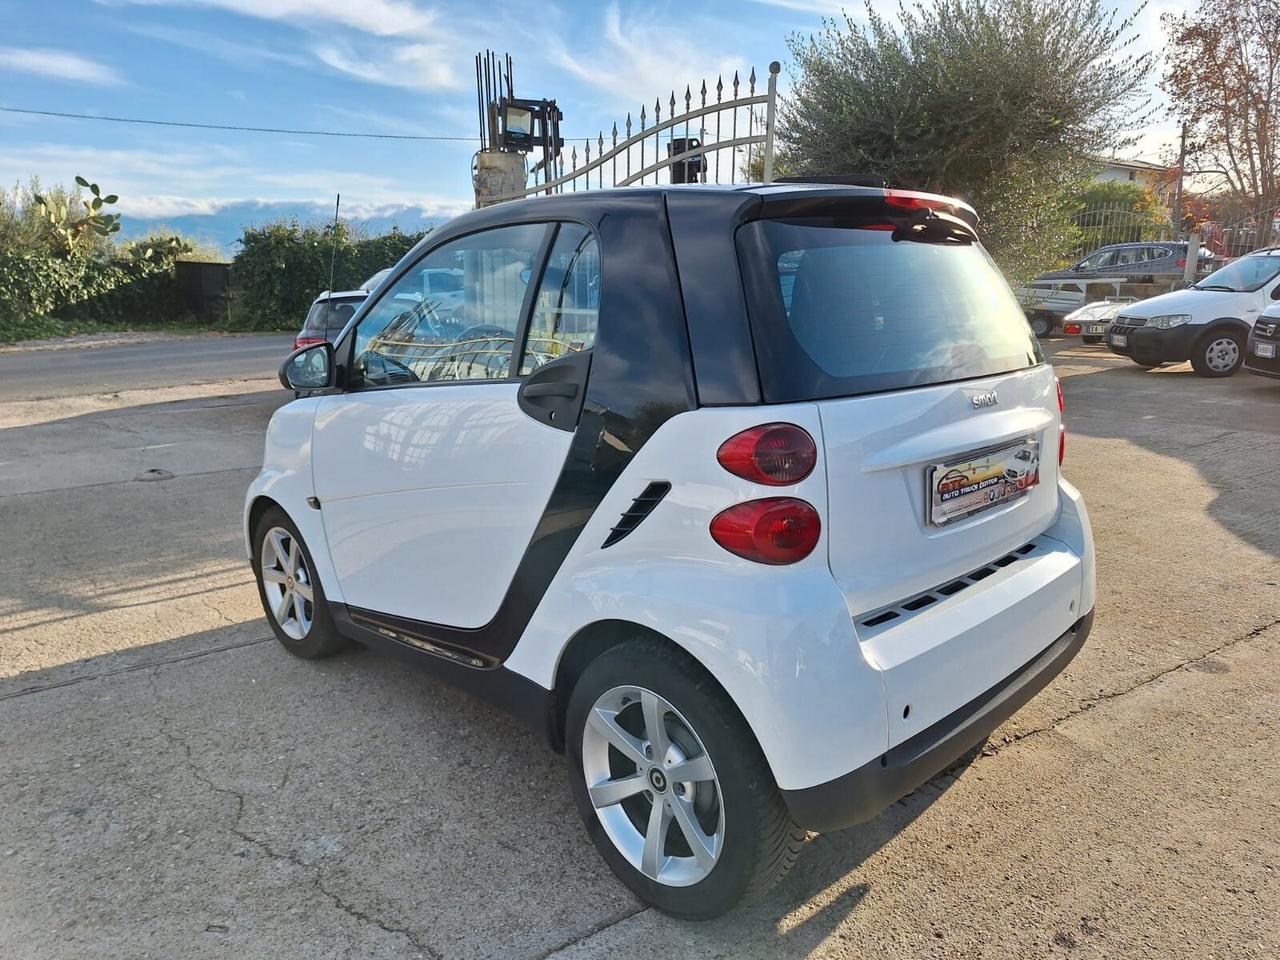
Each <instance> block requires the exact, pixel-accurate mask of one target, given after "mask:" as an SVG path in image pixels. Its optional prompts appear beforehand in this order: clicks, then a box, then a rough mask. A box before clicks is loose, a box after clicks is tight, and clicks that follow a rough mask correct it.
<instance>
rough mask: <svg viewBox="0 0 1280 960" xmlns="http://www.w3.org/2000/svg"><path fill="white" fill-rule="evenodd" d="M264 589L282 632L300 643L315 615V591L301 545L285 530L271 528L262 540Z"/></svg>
mask: <svg viewBox="0 0 1280 960" xmlns="http://www.w3.org/2000/svg"><path fill="white" fill-rule="evenodd" d="M261 570H262V589H263V592H264V593H265V594H266V596H267V606H269V607H270V608H271V615H272V616H273V617H274V618H275V621H276V623H277V624H279V626H280V629H281V630H283V631H284V632H285V634H286V635H287V636H289V637H291V638H292V639H294V640H301V639H302V638H303V637H305V636H306V635H307V632H308V631H309V630H310V629H311V620H312V617H313V616H314V615H315V609H314V606H313V602H314V600H315V590H314V587H313V586H312V580H311V571H310V570H308V569H307V561H306V558H305V557H304V556H303V554H302V545H301V544H300V543H299V542H298V541H297V539H296V538H295V537H294V536H293V534H292V533H290V532H289V531H288V530H286V529H285V528H284V527H272V528H271V529H270V530H268V531H267V535H266V536H265V537H263V538H262V563H261Z"/></svg>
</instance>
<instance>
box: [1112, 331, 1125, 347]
mask: <svg viewBox="0 0 1280 960" xmlns="http://www.w3.org/2000/svg"><path fill="white" fill-rule="evenodd" d="M1111 345H1112V346H1113V347H1127V346H1128V345H1129V338H1128V336H1126V335H1125V334H1123V333H1113V334H1112V335H1111Z"/></svg>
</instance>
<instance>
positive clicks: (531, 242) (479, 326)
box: [312, 223, 598, 630]
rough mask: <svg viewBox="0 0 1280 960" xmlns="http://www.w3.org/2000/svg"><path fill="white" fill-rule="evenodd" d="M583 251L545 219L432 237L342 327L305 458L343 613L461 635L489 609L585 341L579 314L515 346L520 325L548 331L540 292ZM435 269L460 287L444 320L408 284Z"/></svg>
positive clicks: (534, 498)
mask: <svg viewBox="0 0 1280 960" xmlns="http://www.w3.org/2000/svg"><path fill="white" fill-rule="evenodd" d="M594 245H595V241H594V237H593V235H592V233H591V231H590V230H588V229H587V228H586V227H583V226H581V225H578V224H563V225H556V224H545V223H540V224H519V225H512V226H504V227H496V228H492V229H489V230H484V231H480V232H477V233H474V234H470V235H468V236H464V237H461V238H458V239H456V240H452V241H449V242H446V243H444V244H442V245H440V246H437V247H435V248H434V249H431V250H430V251H429V252H427V253H426V254H425V256H423V257H422V258H421V259H420V260H419V261H417V262H416V263H414V264H413V265H412V266H411V267H410V268H409V269H408V270H407V271H405V272H403V273H401V274H400V275H399V276H398V278H397V279H396V280H395V282H394V283H392V284H390V285H388V286H387V287H386V288H385V289H384V290H383V291H382V293H381V296H380V297H379V300H378V302H377V303H374V304H372V305H371V306H370V308H369V309H368V311H367V312H365V314H364V315H363V316H362V318H361V319H360V321H359V322H358V324H357V325H356V327H355V329H354V330H353V331H352V333H351V334H350V335H349V336H350V340H351V343H350V346H349V349H350V354H349V355H347V356H348V360H347V365H348V374H347V378H348V386H347V389H346V390H345V391H344V392H342V393H339V394H334V395H330V396H326V397H324V398H322V399H321V401H320V403H319V406H318V408H317V412H316V417H315V424H314V428H313V451H312V463H313V468H314V471H315V490H316V496H317V499H318V500H319V502H320V508H321V512H322V516H323V522H324V528H325V533H326V535H327V539H328V543H329V550H330V553H331V556H332V560H333V566H334V570H335V571H336V575H337V579H338V582H339V585H340V587H341V590H342V593H343V596H344V599H345V601H346V604H347V605H348V607H349V608H351V609H352V610H353V611H366V612H369V613H375V614H379V615H384V616H390V617H395V618H400V619H402V620H409V621H414V622H418V623H424V624H443V625H448V626H450V627H456V628H462V629H468V630H474V629H476V628H480V627H483V626H484V625H485V624H487V623H488V622H489V621H490V620H491V619H492V618H493V617H494V615H495V613H496V612H497V610H498V608H499V605H500V603H501V602H502V600H503V597H504V595H505V594H506V592H507V590H508V587H509V586H510V585H511V582H512V578H513V576H514V575H515V573H516V570H517V567H518V566H519V564H520V562H521V559H522V557H523V555H524V553H525V551H526V549H527V548H528V545H529V543H530V538H531V536H532V535H533V533H534V530H535V527H536V525H537V523H538V521H539V519H540V517H541V515H542V512H543V509H544V507H545V505H546V503H547V501H548V498H549V497H550V495H551V492H552V489H553V487H554V485H555V483H556V480H557V478H558V476H559V474H560V471H561V468H562V466H563V464H564V460H565V456H566V454H567V452H568V450H569V446H570V441H571V439H572V436H573V430H574V428H575V426H576V422H577V416H578V412H579V408H580V405H581V402H582V397H583V396H584V394H585V389H586V372H587V369H588V367H589V357H590V350H591V347H592V346H593V344H594V334H595V330H594V323H584V324H583V325H582V327H581V330H580V331H579V333H580V335H577V336H575V337H574V339H572V341H566V340H564V338H561V339H559V340H555V338H554V337H552V338H551V339H552V340H554V341H555V342H554V345H550V346H547V345H544V344H543V343H542V340H544V339H547V338H546V337H543V336H542V335H541V334H537V336H536V339H537V340H538V345H537V349H536V350H526V349H524V346H525V341H526V339H528V338H529V337H528V332H529V329H530V326H531V325H532V327H533V330H534V331H535V333H537V331H541V330H544V329H553V328H554V327H555V324H554V322H553V318H552V317H551V315H550V313H549V311H550V310H551V309H552V307H551V305H552V304H553V301H554V300H555V291H549V292H543V291H540V290H539V286H543V287H545V286H546V284H547V282H548V281H550V282H553V283H555V284H557V288H558V285H559V284H562V283H563V282H564V278H563V276H561V274H562V273H563V272H564V271H560V272H559V273H557V271H556V270H555V269H554V267H555V265H556V264H557V263H562V262H565V261H566V255H565V250H571V251H578V252H579V254H581V252H582V251H583V250H584V249H586V248H590V249H592V250H594ZM579 259H581V257H579ZM548 261H549V263H550V266H548V267H547V269H546V277H545V278H544V277H543V276H542V265H543V264H544V263H546V262H548ZM597 262H598V260H597ZM444 270H449V271H458V274H455V275H460V277H461V286H462V296H461V302H460V303H459V304H458V306H457V307H456V309H453V310H451V311H449V313H448V315H447V316H441V314H440V313H439V312H438V311H437V310H436V309H434V306H433V302H432V298H430V297H429V296H428V295H426V294H425V293H424V291H425V290H428V289H429V286H428V285H427V284H425V283H424V278H423V275H424V273H426V272H427V271H444ZM569 272H570V273H572V274H573V275H574V276H573V278H572V282H573V283H575V284H577V283H579V282H586V281H585V280H583V281H579V279H578V277H577V273H578V271H574V270H572V269H571V270H570V271H569ZM582 272H585V267H584V268H583V271H582ZM597 273H598V270H597ZM596 283H597V285H598V277H597V279H596ZM344 347H345V345H344ZM552 360H556V361H557V362H555V363H552V362H550V361H552Z"/></svg>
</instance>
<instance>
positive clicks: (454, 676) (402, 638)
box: [329, 603, 563, 750]
mask: <svg viewBox="0 0 1280 960" xmlns="http://www.w3.org/2000/svg"><path fill="white" fill-rule="evenodd" d="M352 612H353V611H352V609H351V608H350V607H348V606H347V605H346V604H345V603H330V604H329V613H330V615H331V616H332V617H333V620H334V623H335V624H336V625H337V628H338V632H339V633H341V634H342V635H343V636H345V637H349V638H351V639H352V640H355V641H356V642H357V643H361V644H364V645H365V646H367V647H372V648H373V649H375V650H380V651H383V652H385V653H389V654H391V655H392V656H394V657H397V658H399V659H401V660H403V661H406V662H408V663H411V664H413V665H414V666H417V667H419V668H421V669H424V670H426V671H427V672H428V673H431V674H433V675H435V676H437V677H440V678H441V679H442V680H445V681H447V682H448V683H450V684H452V685H453V686H455V687H459V688H461V689H463V690H465V691H467V692H468V693H471V694H474V695H476V696H478V697H480V698H481V699H482V700H485V701H487V702H489V703H491V704H493V705H494V706H496V707H499V708H500V709H502V710H503V711H505V712H506V713H509V714H510V715H511V716H513V717H515V718H516V719H517V720H520V721H521V722H523V723H525V724H528V725H529V726H530V727H532V728H533V729H534V730H536V731H537V732H538V733H539V734H540V735H541V736H542V737H543V738H544V739H545V740H546V742H547V744H548V746H550V747H551V748H552V749H553V750H562V749H563V745H562V744H561V743H560V735H559V732H558V730H559V725H558V724H557V723H556V702H555V693H554V692H553V691H551V690H548V689H546V688H545V687H543V686H541V685H540V684H538V683H536V682H534V681H533V680H530V679H529V678H528V677H525V676H523V675H522V674H519V673H516V672H515V671H514V670H509V669H507V668H506V667H504V666H501V665H500V664H493V663H485V662H484V661H481V660H478V659H476V658H473V657H471V656H468V655H465V654H460V653H457V652H455V651H452V650H446V649H445V648H443V647H439V646H436V645H434V644H430V643H424V642H422V641H420V640H419V639H418V638H416V637H413V636H410V635H407V634H401V633H398V632H396V631H393V630H390V629H379V628H377V627H376V626H374V625H373V623H372V621H369V620H366V619H364V618H361V619H360V620H357V619H356V618H355V617H353V616H352ZM359 613H360V611H356V614H357V616H359Z"/></svg>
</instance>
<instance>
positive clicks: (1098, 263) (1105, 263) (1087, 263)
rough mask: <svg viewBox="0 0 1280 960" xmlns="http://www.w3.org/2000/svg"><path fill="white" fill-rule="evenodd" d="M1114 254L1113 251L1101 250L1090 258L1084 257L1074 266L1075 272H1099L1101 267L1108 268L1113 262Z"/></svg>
mask: <svg viewBox="0 0 1280 960" xmlns="http://www.w3.org/2000/svg"><path fill="white" fill-rule="evenodd" d="M1115 258H1116V252H1115V251H1114V250H1101V251H1099V252H1098V253H1095V254H1093V255H1092V256H1089V257H1085V258H1084V259H1083V260H1081V261H1080V262H1079V263H1077V264H1076V269H1077V270H1101V269H1102V268H1103V267H1109V266H1111V264H1112V263H1114V262H1115Z"/></svg>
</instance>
